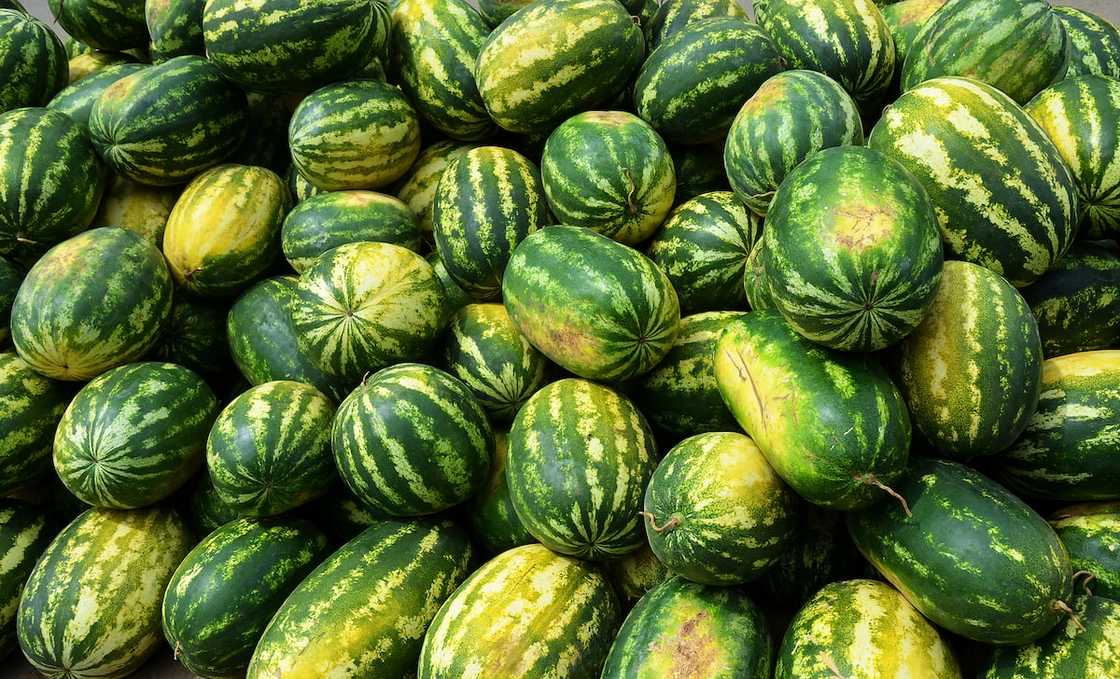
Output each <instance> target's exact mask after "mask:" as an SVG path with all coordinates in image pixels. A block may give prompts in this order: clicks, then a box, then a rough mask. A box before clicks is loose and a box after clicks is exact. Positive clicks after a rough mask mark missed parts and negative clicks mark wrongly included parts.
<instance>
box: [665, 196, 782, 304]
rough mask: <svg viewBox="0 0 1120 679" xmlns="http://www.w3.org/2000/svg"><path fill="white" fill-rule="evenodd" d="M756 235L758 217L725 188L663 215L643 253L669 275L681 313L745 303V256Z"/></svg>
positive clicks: (758, 230) (759, 227) (755, 239)
mask: <svg viewBox="0 0 1120 679" xmlns="http://www.w3.org/2000/svg"><path fill="white" fill-rule="evenodd" d="M761 236H762V219H761V218H760V217H758V216H757V215H755V214H754V213H752V212H751V211H749V210H748V209H747V208H746V206H745V205H743V203H742V202H741V201H740V200H739V199H738V198H736V197H735V194H733V193H732V192H730V191H717V192H713V193H706V194H703V195H701V196H697V197H696V198H693V199H692V200H690V201H688V202H686V203H683V204H681V205H680V206H678V207H677V209H675V210H673V213H672V214H671V215H670V216H669V219H668V220H667V221H666V222H665V225H664V226H663V227H662V228H661V230H660V231H658V233H657V235H656V236H655V237H654V239H653V241H652V242H651V243H650V246H649V256H650V259H652V260H653V262H654V263H655V264H657V265H658V266H659V267H661V269H662V270H663V271H664V272H665V275H666V276H668V277H669V281H670V282H672V284H673V289H674V290H676V291H677V299H679V300H680V304H681V313H687V314H693V313H698V312H702V311H722V310H725V309H742V308H745V307H746V303H747V297H746V295H745V294H744V292H743V275H744V273H745V272H746V264H747V257H748V256H749V255H750V253H751V249H752V248H753V247H754V244H755V243H756V242H757V241H758V239H759V238H760V237H761Z"/></svg>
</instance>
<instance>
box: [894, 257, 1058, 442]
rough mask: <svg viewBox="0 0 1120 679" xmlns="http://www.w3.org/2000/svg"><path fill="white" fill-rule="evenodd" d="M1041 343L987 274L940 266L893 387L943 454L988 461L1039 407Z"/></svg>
mask: <svg viewBox="0 0 1120 679" xmlns="http://www.w3.org/2000/svg"><path fill="white" fill-rule="evenodd" d="M1041 372H1042V343H1041V341H1040V340H1039V337H1038V325H1037V323H1036V322H1035V320H1034V316H1033V315H1032V314H1031V311H1030V308H1029V307H1028V306H1027V303H1026V302H1025V301H1024V300H1023V298H1022V296H1020V295H1019V293H1018V292H1017V291H1016V290H1015V288H1013V287H1011V285H1010V284H1009V283H1008V282H1007V281H1006V280H1004V279H1002V278H1000V277H999V276H998V275H996V274H994V273H992V272H991V271H990V270H988V269H985V268H983V267H979V266H976V265H975V264H968V263H967V262H956V261H952V262H946V263H945V268H944V270H943V272H942V276H941V286H940V287H939V288H938V291H937V295H936V296H935V297H934V300H933V304H932V305H930V307H929V311H928V312H927V313H926V316H925V319H924V320H923V321H922V323H921V325H919V326H918V327H917V329H916V330H914V332H912V333H911V334H910V336H909V337H907V338H906V339H905V340H903V342H902V344H901V345H900V350H899V352H898V385H899V388H900V389H901V390H902V394H903V396H904V397H905V398H906V403H907V404H908V405H909V407H910V414H911V417H912V418H913V420H914V424H915V425H916V426H917V428H918V430H919V431H920V432H921V433H922V435H923V436H924V437H925V439H926V440H927V441H929V442H930V443H931V444H932V445H933V446H934V448H935V449H936V450H937V451H939V452H940V453H942V454H945V455H949V456H952V457H959V458H967V457H971V456H974V455H994V454H996V453H998V452H1000V451H1001V450H1004V449H1005V448H1007V447H1008V446H1010V445H1011V444H1012V442H1013V441H1015V439H1017V438H1018V437H1019V434H1021V433H1022V432H1023V430H1024V429H1025V428H1026V427H1027V423H1028V422H1029V421H1030V418H1031V415H1032V414H1033V413H1034V409H1035V405H1036V404H1037V403H1038V393H1039V377H1040V375H1041Z"/></svg>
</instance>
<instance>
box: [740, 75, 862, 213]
mask: <svg viewBox="0 0 1120 679" xmlns="http://www.w3.org/2000/svg"><path fill="white" fill-rule="evenodd" d="M862 144H863V125H862V124H861V123H860V118H859V109H857V108H856V103H855V102H854V101H853V100H852V98H851V97H850V96H848V93H847V92H845V91H844V89H843V88H842V87H840V85H839V84H837V83H836V81H835V80H832V79H831V78H829V77H828V76H825V75H821V74H820V73H816V72H814V71H786V72H784V73H779V74H778V75H776V76H774V77H773V78H770V79H769V80H767V81H766V82H764V83H762V85H761V86H760V87H759V88H758V91H757V92H755V93H754V96H752V97H751V98H750V99H748V100H747V101H746V103H745V104H743V107H742V108H741V109H739V113H738V115H736V116H735V120H734V122H732V123H731V131H730V132H729V133H728V135H727V144H726V146H725V147H724V153H723V162H724V166H725V167H726V168H727V178H728V180H730V182H731V188H732V189H734V190H735V195H737V196H739V199H740V200H742V201H743V202H744V203H746V204H747V207H749V208H750V209H751V210H753V211H754V212H755V213H756V214H759V215H763V216H765V215H766V210H767V209H768V208H769V206H770V201H771V200H772V199H773V197H774V193H775V192H776V191H777V190H778V187H779V186H781V184H782V182H783V181H785V178H786V175H788V174H789V173H790V172H792V171H793V169H794V168H795V167H797V166H798V165H799V164H801V162H802V161H804V160H806V159H807V158H809V157H810V156H812V155H813V154H815V153H817V152H818V151H820V150H822V149H826V148H832V147H834V146H846V145H855V146H860V145H862Z"/></svg>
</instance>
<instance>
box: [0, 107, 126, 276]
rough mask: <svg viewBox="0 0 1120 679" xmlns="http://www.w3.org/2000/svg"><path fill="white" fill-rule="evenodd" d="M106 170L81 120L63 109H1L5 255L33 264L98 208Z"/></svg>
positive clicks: (0, 222) (0, 240) (0, 243)
mask: <svg viewBox="0 0 1120 679" xmlns="http://www.w3.org/2000/svg"><path fill="white" fill-rule="evenodd" d="M106 177H107V174H106V173H105V170H104V166H103V165H102V164H101V159H100V158H99V157H98V155H97V151H95V150H94V148H93V145H92V144H90V142H89V138H88V137H87V136H86V135H85V134H84V131H83V129H82V126H81V125H78V124H77V123H75V122H74V121H73V120H71V119H70V117H69V116H67V115H65V114H63V113H59V112H58V111H48V110H44V109H22V110H18V111H10V112H8V113H5V114H2V115H0V255H12V256H13V258H14V259H16V260H23V261H25V262H27V263H28V264H30V263H31V262H33V261H35V259H36V258H38V257H39V256H40V255H41V254H42V253H43V252H44V251H46V250H47V248H49V247H50V246H51V245H54V244H55V243H57V242H59V241H62V240H65V239H67V238H69V237H70V236H73V235H76V234H78V233H80V232H81V231H83V230H85V228H86V227H87V226H89V223H90V221H91V220H92V219H93V216H94V215H95V214H97V206H98V204H99V203H100V202H101V194H102V193H104V191H105V184H106Z"/></svg>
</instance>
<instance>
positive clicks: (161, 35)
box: [144, 0, 206, 63]
mask: <svg viewBox="0 0 1120 679" xmlns="http://www.w3.org/2000/svg"><path fill="white" fill-rule="evenodd" d="M205 5H206V3H205V2H199V1H198V0H149V1H147V2H145V3H144V23H145V24H147V26H148V34H149V35H150V36H151V46H150V51H151V55H152V60H153V61H154V62H156V63H159V62H161V61H167V60H168V59H171V58H173V57H179V56H183V55H184V54H198V55H205V54H206V43H205V41H204V40H203V37H202V10H203V7H204V6H205Z"/></svg>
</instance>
